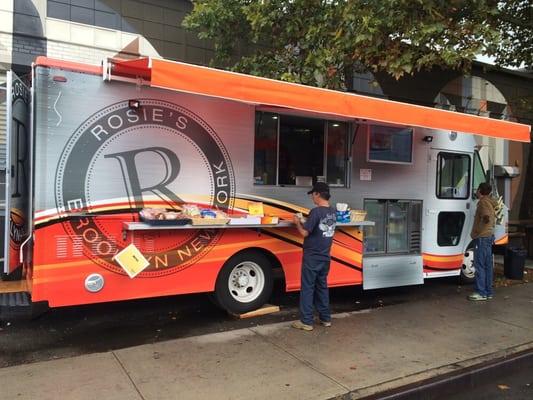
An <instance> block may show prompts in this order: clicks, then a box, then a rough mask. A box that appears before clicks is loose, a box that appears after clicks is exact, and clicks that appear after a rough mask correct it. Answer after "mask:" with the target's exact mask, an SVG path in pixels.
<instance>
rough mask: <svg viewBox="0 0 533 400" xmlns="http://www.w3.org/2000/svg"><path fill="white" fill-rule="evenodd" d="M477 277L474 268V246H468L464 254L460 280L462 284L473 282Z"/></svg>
mask: <svg viewBox="0 0 533 400" xmlns="http://www.w3.org/2000/svg"><path fill="white" fill-rule="evenodd" d="M475 279H476V269H475V268H474V247H473V246H468V249H466V251H465V253H464V255H463V265H462V266H461V275H460V277H459V280H460V282H461V283H462V284H472V283H474V281H475Z"/></svg>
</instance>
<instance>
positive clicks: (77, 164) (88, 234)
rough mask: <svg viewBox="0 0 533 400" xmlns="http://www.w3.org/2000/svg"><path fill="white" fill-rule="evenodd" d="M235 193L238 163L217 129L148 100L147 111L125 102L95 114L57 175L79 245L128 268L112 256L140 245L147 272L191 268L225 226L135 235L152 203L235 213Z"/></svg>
mask: <svg viewBox="0 0 533 400" xmlns="http://www.w3.org/2000/svg"><path fill="white" fill-rule="evenodd" d="M234 197H235V179H234V175H233V169H232V166H231V162H230V159H229V156H228V153H227V151H226V149H225V148H224V145H223V144H222V142H221V141H220V139H219V138H218V136H217V134H216V133H215V131H214V130H213V129H212V128H211V127H210V126H209V125H208V124H207V123H206V122H205V121H203V120H202V119H201V118H200V117H198V116H197V115H195V114H194V113H192V112H191V111H190V110H187V109H185V108H183V107H181V106H178V105H176V104H173V103H169V102H166V101H160V100H152V99H140V107H139V108H130V107H129V105H128V101H122V102H119V103H116V104H113V105H111V106H109V107H106V108H105V109H102V110H100V111H98V112H97V113H95V114H94V115H92V116H91V117H90V118H88V119H87V120H86V121H85V122H84V123H83V124H82V125H81V126H80V127H79V128H78V129H77V130H76V131H75V133H74V134H73V135H72V137H71V138H70V139H69V140H68V142H67V144H66V146H65V148H64V149H63V153H62V155H61V158H60V161H59V164H58V166H57V171H56V178H55V198H56V206H57V208H58V210H59V212H60V213H61V214H62V215H70V218H69V219H68V220H66V221H65V222H63V226H64V228H65V230H66V231H67V233H68V234H70V235H72V236H73V237H74V238H75V240H74V243H76V240H77V243H82V244H83V252H84V254H85V255H87V256H89V257H91V258H92V259H93V260H94V261H95V262H97V263H98V264H99V265H102V266H104V267H105V268H108V269H110V270H113V271H115V272H120V273H123V270H122V269H121V268H120V267H119V266H118V265H117V264H116V263H115V262H114V261H112V257H113V256H114V255H115V254H116V253H117V252H118V251H120V250H121V249H122V248H124V247H125V246H127V245H129V244H130V243H134V244H135V245H136V246H137V247H138V248H139V250H140V251H141V252H142V253H143V255H144V256H145V257H146V258H147V259H148V261H149V262H150V266H149V267H148V268H147V269H145V270H144V271H143V273H142V274H141V276H158V275H164V274H168V273H173V272H176V271H179V270H181V269H184V268H186V267H188V266H190V265H191V264H193V263H194V262H196V261H198V260H199V259H200V258H201V257H203V256H204V255H205V254H206V253H207V252H208V251H209V250H210V249H211V248H212V247H213V246H214V245H215V244H216V242H217V241H218V240H219V238H220V236H221V235H222V231H221V230H216V229H201V230H180V231H175V230H174V231H173V230H154V231H129V232H127V231H123V226H122V222H123V221H124V220H131V219H132V218H131V215H132V214H134V215H136V214H137V212H138V211H139V210H140V209H142V208H145V207H154V206H157V207H164V208H174V207H176V205H180V204H183V203H197V204H203V205H205V207H209V208H213V209H221V210H231V209H232V208H233V202H234ZM95 214H98V215H97V216H96V215H95ZM119 214H122V215H119ZM91 215H92V216H91ZM125 233H126V235H124V234H125Z"/></svg>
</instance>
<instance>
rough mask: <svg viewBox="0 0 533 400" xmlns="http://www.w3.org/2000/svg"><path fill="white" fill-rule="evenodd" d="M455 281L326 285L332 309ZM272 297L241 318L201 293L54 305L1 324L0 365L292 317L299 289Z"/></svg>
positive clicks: (417, 293) (442, 292)
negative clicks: (274, 308) (275, 308)
mask: <svg viewBox="0 0 533 400" xmlns="http://www.w3.org/2000/svg"><path fill="white" fill-rule="evenodd" d="M457 282H458V280H457V278H447V279H436V280H429V281H427V282H426V284H425V285H422V286H410V287H403V288H393V289H380V290H372V291H365V292H363V290H362V289H361V288H360V287H344V288H337V289H331V291H330V297H331V308H332V312H334V313H339V312H347V311H357V310H364V309H370V308H376V307H386V306H389V305H392V304H399V303H404V302H413V301H423V300H424V299H427V298H428V297H432V296H446V295H448V294H451V293H456V292H458V291H459V292H464V293H465V294H467V293H469V292H470V291H471V288H470V287H461V286H459V285H458V283H457ZM271 300H272V301H271V303H272V304H276V305H279V306H280V307H281V311H280V312H278V313H275V314H271V315H267V316H263V317H256V318H251V319H246V320H237V319H235V318H233V317H231V316H229V315H228V314H226V313H225V312H224V311H222V310H220V309H218V308H217V307H216V306H215V305H213V303H211V301H210V300H209V296H208V295H205V294H202V295H183V296H172V297H162V298H155V299H147V300H135V301H124V302H117V303H106V304H95V305H88V306H77V307H65V308H57V309H52V310H49V311H48V312H46V313H45V314H43V315H41V316H40V317H38V318H36V319H34V320H29V321H19V320H12V321H4V322H0V350H1V351H0V368H1V367H6V366H11V365H17V364H23V363H30V362H36V361H42V360H49V359H56V358H63V357H71V356H76V355H81V354H87V353H93V352H104V351H110V350H115V349H120V348H124V347H130V346H136V345H140V344H146V343H154V342H158V341H162V340H169V339H176V338H183V337H188V336H196V335H202V334H206V333H213V332H222V331H228V330H233V329H239V328H244V327H248V326H251V325H264V324H269V323H273V322H280V321H285V320H293V319H296V318H297V315H298V293H285V292H284V291H283V289H282V282H281V281H277V283H276V285H275V288H274V293H273V296H272V299H271Z"/></svg>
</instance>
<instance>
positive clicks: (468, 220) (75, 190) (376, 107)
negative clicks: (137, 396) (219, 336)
mask: <svg viewBox="0 0 533 400" xmlns="http://www.w3.org/2000/svg"><path fill="white" fill-rule="evenodd" d="M8 91H9V93H11V94H12V98H11V101H8V118H7V119H8V123H9V124H10V126H9V128H8V133H9V135H8V136H9V137H8V148H9V150H8V154H7V156H8V163H7V164H8V179H7V185H6V186H7V189H6V190H7V192H6V201H7V205H6V210H7V211H6V215H9V218H7V217H6V221H7V222H6V227H5V239H6V240H5V256H4V257H5V262H4V273H3V275H2V276H3V279H4V281H3V282H0V283H1V286H0V287H1V288H2V289H1V292H2V294H1V295H0V296H2V304H3V305H4V306H9V307H18V306H22V305H28V304H37V303H41V304H42V303H44V304H47V305H48V306H49V307H61V306H70V305H79V304H91V303H101V302H109V301H119V300H126V299H137V298H149V297H156V296H168V295H178V294H186V293H200V292H205V293H212V294H213V297H214V298H215V300H216V302H217V303H218V304H219V305H220V306H221V307H222V308H224V309H226V310H228V311H229V312H232V313H243V312H247V311H250V310H254V309H256V308H258V307H260V306H262V305H263V304H264V303H265V302H267V301H268V299H269V297H270V295H271V291H272V284H273V276H274V272H275V271H281V273H282V275H283V278H284V282H285V287H286V290H287V291H297V290H299V288H300V266H301V256H302V238H301V237H300V236H299V235H298V233H297V230H296V229H295V227H294V225H293V224H292V218H293V215H294V214H295V213H302V214H303V215H304V216H305V215H306V213H308V211H309V208H310V207H312V203H311V201H310V199H309V196H307V194H306V192H307V191H308V190H309V188H310V186H311V185H312V184H313V183H314V182H317V181H324V182H327V183H328V184H329V185H330V187H331V193H332V201H333V204H337V203H341V204H344V207H346V205H348V206H349V207H350V208H352V209H353V210H364V211H363V212H359V214H357V212H356V213H355V214H354V215H355V216H356V218H352V219H350V220H349V221H350V222H345V223H339V224H338V226H337V228H336V232H335V236H334V242H333V247H332V252H331V269H330V273H329V277H328V284H329V286H330V287H337V286H346V285H362V286H363V288H364V289H375V288H383V287H392V286H402V285H417V284H422V283H424V281H425V280H426V279H429V278H434V277H444V276H460V275H462V276H463V278H465V279H472V277H473V274H474V270H473V267H472V255H473V249H472V244H471V239H470V237H469V233H470V229H471V225H472V220H473V215H474V211H475V197H474V192H475V190H474V188H475V187H476V186H477V185H478V184H479V183H480V182H482V181H485V180H487V179H489V178H488V177H487V175H486V173H487V167H486V166H483V165H482V163H481V158H480V157H479V154H478V152H477V150H476V149H477V148H478V147H477V142H476V140H478V138H479V137H482V136H489V137H495V138H502V139H505V140H516V141H524V142H529V140H530V127H529V126H527V125H522V124H518V123H514V122H509V121H502V120H495V119H489V118H484V117H479V116H474V115H466V114H460V113H455V112H450V111H445V110H440V109H434V108H428V107H421V106H417V105H412V104H404V103H400V102H394V101H389V100H384V99H378V98H372V97H365V96H361V95H357V94H351V93H344V92H338V91H331V90H326V89H320V88H315V87H309V86H304V85H297V84H292V83H287V82H281V81H276V80H270V79H265V78H260V77H255V76H249V75H244V74H237V73H233V72H227V71H221V70H216V69H211V68H206V67H201V66H196V65H190V64H184V63H178V62H171V61H167V60H161V59H153V58H140V59H133V60H118V59H107V60H105V61H104V62H103V63H102V65H99V66H93V65H84V64H78V63H73V62H67V61H60V60H54V59H49V58H45V57H39V58H38V59H37V60H36V61H35V63H34V65H33V69H32V79H31V87H27V86H26V85H25V84H24V83H23V82H22V81H20V80H19V79H18V78H17V77H16V76H15V75H14V74H12V73H10V74H9V82H8ZM252 208H255V211H254V212H253V213H252V211H251V210H252ZM258 210H259V211H258ZM504 211H505V210H504ZM143 213H144V214H143ZM365 213H366V220H362V219H363V218H362V217H361V216H364V215H365ZM503 214H504V215H502V218H500V219H499V224H498V226H497V229H496V242H497V243H499V244H504V243H506V241H507V233H506V222H505V220H506V219H505V212H503ZM143 215H144V218H143ZM357 215H359V218H357ZM150 216H151V217H152V219H151V218H150ZM184 221H185V222H184Z"/></svg>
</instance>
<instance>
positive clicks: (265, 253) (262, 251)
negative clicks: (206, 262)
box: [228, 247, 285, 278]
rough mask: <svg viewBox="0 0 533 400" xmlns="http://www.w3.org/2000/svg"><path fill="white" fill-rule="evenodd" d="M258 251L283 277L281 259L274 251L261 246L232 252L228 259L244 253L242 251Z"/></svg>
mask: <svg viewBox="0 0 533 400" xmlns="http://www.w3.org/2000/svg"><path fill="white" fill-rule="evenodd" d="M249 252H250V253H259V254H262V255H263V256H265V257H266V258H267V259H268V261H269V262H270V265H271V266H272V270H273V271H274V272H276V273H281V274H283V278H285V273H284V271H283V267H282V265H281V261H280V260H279V258H278V257H276V255H275V254H274V253H272V252H271V251H270V250H267V249H263V248H261V247H248V248H246V249H243V250H240V251H238V252H237V253H235V254H233V255H232V256H231V257H230V258H228V260H230V259H232V258H233V257H235V256H237V255H240V254H244V253H249Z"/></svg>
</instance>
